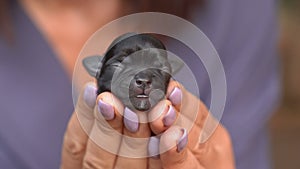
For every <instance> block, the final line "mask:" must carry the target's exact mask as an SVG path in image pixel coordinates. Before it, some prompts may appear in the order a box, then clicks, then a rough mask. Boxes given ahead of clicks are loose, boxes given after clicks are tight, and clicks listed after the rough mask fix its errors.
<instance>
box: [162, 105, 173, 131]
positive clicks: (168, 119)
mask: <svg viewBox="0 0 300 169" xmlns="http://www.w3.org/2000/svg"><path fill="white" fill-rule="evenodd" d="M175 120H176V112H175V109H174V108H173V106H169V110H168V112H167V113H166V115H165V117H164V118H163V123H164V126H166V127H169V126H171V125H172V124H173V123H174V121H175Z"/></svg>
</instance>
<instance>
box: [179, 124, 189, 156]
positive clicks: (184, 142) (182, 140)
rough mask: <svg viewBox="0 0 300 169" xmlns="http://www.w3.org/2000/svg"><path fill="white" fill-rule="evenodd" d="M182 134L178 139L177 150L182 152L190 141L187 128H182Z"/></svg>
mask: <svg viewBox="0 0 300 169" xmlns="http://www.w3.org/2000/svg"><path fill="white" fill-rule="evenodd" d="M181 131H182V136H181V137H180V138H179V139H178V142H177V152H178V153H180V152H181V151H182V150H183V149H184V148H185V147H186V145H187V143H188V135H187V131H186V129H183V128H182V129H181Z"/></svg>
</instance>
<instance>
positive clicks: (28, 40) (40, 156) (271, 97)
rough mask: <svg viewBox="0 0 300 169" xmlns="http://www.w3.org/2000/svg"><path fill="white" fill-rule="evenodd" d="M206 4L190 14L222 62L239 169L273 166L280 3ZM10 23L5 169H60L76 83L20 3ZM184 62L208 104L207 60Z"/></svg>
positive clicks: (3, 67) (227, 119) (1, 117)
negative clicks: (272, 121) (270, 147)
mask: <svg viewBox="0 0 300 169" xmlns="http://www.w3.org/2000/svg"><path fill="white" fill-rule="evenodd" d="M205 5H206V6H205V8H203V9H200V10H195V11H193V16H194V17H193V18H194V19H193V20H192V21H193V23H194V24H196V25H197V26H199V28H201V30H203V32H204V33H205V34H206V35H207V36H208V37H209V38H210V40H211V41H212V42H213V44H214V45H215V47H216V49H217V51H218V53H219V55H220V57H221V60H222V62H223V64H224V69H225V74H226V79H227V87H228V91H227V103H226V107H225V111H224V114H223V118H222V123H223V124H224V125H225V127H226V128H227V129H228V130H229V132H230V134H231V137H232V140H233V145H234V152H235V159H236V163H237V169H253V168H257V169H268V168H270V166H269V154H268V152H269V151H268V133H267V129H266V123H267V121H268V119H269V117H270V115H271V113H272V111H273V110H274V105H275V104H276V101H277V99H278V95H279V77H278V76H279V74H278V58H277V54H276V40H277V23H276V18H275V17H276V12H275V11H276V4H275V1H274V0H252V1H248V0H222V1H219V0H208V1H206V4H205ZM196 9H197V8H196ZM13 24H14V25H13V27H14V35H15V36H14V37H15V41H14V42H15V43H14V44H13V45H11V46H10V45H9V44H7V42H6V41H5V40H4V39H3V38H2V37H1V38H0V79H1V80H0V90H1V96H0V168H7V169H10V168H18V169H27V168H31V169H41V168H43V169H48V168H49V169H54V168H59V163H60V153H61V146H62V140H63V134H64V131H65V128H66V125H67V123H68V119H69V117H70V115H71V113H72V111H73V105H72V95H71V82H70V81H69V77H68V76H67V74H66V72H65V71H64V69H63V68H62V67H61V64H60V63H59V61H58V60H57V57H56V56H55V54H54V52H53V51H52V49H51V48H50V47H49V44H47V42H46V41H45V39H44V38H43V36H42V35H41V34H40V33H39V32H38V30H37V29H36V28H35V27H34V25H33V24H32V23H31V21H30V19H29V18H28V17H27V16H26V15H25V13H24V11H23V10H22V9H21V8H20V7H19V6H15V8H14V10H13ZM187 33H188V32H187ZM195 42H196V40H195ZM169 48H170V50H171V51H174V52H175V53H176V54H178V55H179V56H187V55H191V56H192V55H193V53H192V52H191V51H189V50H187V49H186V48H184V47H180V48H179V47H178V46H177V45H176V47H175V45H174V44H173V45H172V43H171V44H170V45H169ZM183 59H184V60H185V61H186V62H187V64H189V66H190V67H191V68H192V70H193V72H196V73H197V75H198V76H197V82H198V85H199V86H200V96H201V99H202V100H203V101H204V102H205V103H206V105H207V106H208V107H209V102H210V84H209V83H208V82H209V81H208V77H207V73H206V71H205V69H204V67H203V65H202V63H201V62H199V61H196V60H194V59H185V58H183Z"/></svg>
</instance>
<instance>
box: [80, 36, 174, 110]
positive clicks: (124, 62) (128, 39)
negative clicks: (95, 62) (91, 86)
mask: <svg viewBox="0 0 300 169" xmlns="http://www.w3.org/2000/svg"><path fill="white" fill-rule="evenodd" d="M165 50H166V48H165V46H164V45H163V43H162V42H161V41H159V40H158V39H156V38H155V37H153V36H151V35H149V34H135V35H132V36H128V35H127V34H125V35H121V36H120V37H119V38H117V40H114V41H113V42H112V44H111V45H110V48H109V49H108V51H107V52H106V54H105V56H104V57H103V59H102V67H101V69H100V68H98V70H95V68H94V67H95V66H92V68H91V69H89V66H86V65H85V67H86V68H87V70H88V71H89V73H90V71H93V72H92V73H90V74H91V75H95V74H96V75H95V77H96V79H97V84H98V91H97V93H98V94H100V93H102V92H104V91H110V92H112V93H113V94H114V95H116V96H117V97H118V98H119V99H120V100H121V101H122V102H123V104H124V105H125V106H127V107H129V108H131V109H133V110H134V109H136V110H139V111H148V110H150V109H151V108H152V107H153V106H154V105H155V104H156V103H158V102H159V101H160V100H161V99H163V98H164V95H165V93H166V90H167V85H168V83H169V80H170V78H171V75H170V73H171V70H172V69H171V66H170V64H169V63H168V58H167V55H166V52H164V51H165ZM88 63H90V62H88ZM95 71H97V72H98V73H94V72H95ZM158 91H160V92H158Z"/></svg>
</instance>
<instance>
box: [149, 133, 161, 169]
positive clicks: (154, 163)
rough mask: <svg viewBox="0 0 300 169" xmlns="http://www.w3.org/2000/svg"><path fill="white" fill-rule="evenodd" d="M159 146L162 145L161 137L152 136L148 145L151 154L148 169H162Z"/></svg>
mask: <svg viewBox="0 0 300 169" xmlns="http://www.w3.org/2000/svg"><path fill="white" fill-rule="evenodd" d="M159 144H160V137H159V136H152V137H151V138H150V139H149V144H148V153H149V160H148V168H149V169H157V168H162V163H161V160H160V152H159Z"/></svg>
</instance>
